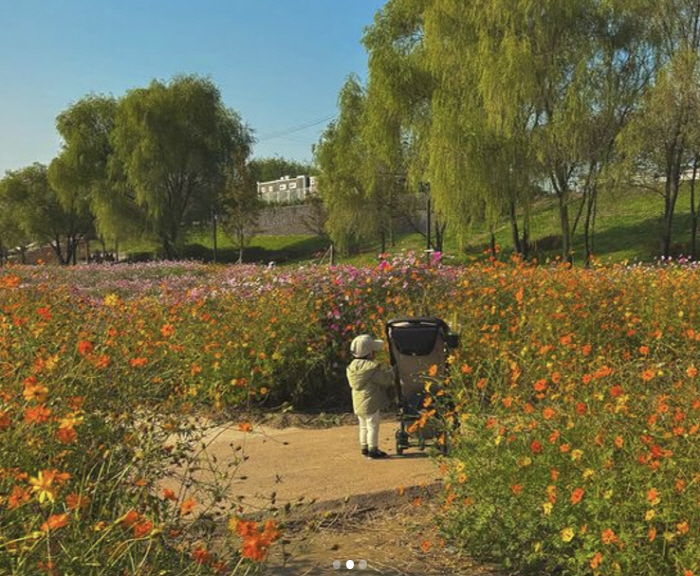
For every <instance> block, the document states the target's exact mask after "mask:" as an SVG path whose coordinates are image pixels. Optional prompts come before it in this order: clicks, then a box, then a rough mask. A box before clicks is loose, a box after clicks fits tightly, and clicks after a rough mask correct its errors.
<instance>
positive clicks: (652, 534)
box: [647, 526, 656, 542]
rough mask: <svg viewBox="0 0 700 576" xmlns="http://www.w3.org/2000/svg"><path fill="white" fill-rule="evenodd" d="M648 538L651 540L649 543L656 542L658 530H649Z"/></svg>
mask: <svg viewBox="0 0 700 576" xmlns="http://www.w3.org/2000/svg"><path fill="white" fill-rule="evenodd" d="M647 538H649V542H653V541H654V540H656V528H654V527H653V526H652V527H651V528H649V531H648V532H647Z"/></svg>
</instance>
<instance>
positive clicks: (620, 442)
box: [615, 436, 625, 449]
mask: <svg viewBox="0 0 700 576" xmlns="http://www.w3.org/2000/svg"><path fill="white" fill-rule="evenodd" d="M624 442H625V441H624V439H623V438H622V436H616V437H615V448H617V449H620V448H622V445H623V444H624Z"/></svg>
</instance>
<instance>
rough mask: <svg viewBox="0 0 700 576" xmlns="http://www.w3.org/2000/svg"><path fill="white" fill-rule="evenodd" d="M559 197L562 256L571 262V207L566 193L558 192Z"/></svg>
mask: <svg viewBox="0 0 700 576" xmlns="http://www.w3.org/2000/svg"><path fill="white" fill-rule="evenodd" d="M557 197H558V199H559V222H560V223H561V256H562V258H563V259H564V262H568V263H569V264H571V263H572V262H573V257H572V254H571V228H570V225H569V208H568V206H567V204H566V194H564V193H557Z"/></svg>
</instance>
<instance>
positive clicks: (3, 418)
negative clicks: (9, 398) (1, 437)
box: [0, 412, 12, 430]
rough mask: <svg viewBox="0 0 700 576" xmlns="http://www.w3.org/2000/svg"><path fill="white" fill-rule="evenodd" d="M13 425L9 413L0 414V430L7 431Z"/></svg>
mask: <svg viewBox="0 0 700 576" xmlns="http://www.w3.org/2000/svg"><path fill="white" fill-rule="evenodd" d="M11 424H12V419H11V418H10V414H9V412H0V430H7V429H8V428H9V427H10V425H11Z"/></svg>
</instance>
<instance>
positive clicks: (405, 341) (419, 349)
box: [386, 318, 447, 356]
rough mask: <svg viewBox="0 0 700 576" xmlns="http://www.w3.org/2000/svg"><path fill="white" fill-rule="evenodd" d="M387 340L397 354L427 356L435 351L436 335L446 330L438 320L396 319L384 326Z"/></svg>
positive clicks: (445, 325)
mask: <svg viewBox="0 0 700 576" xmlns="http://www.w3.org/2000/svg"><path fill="white" fill-rule="evenodd" d="M386 326H387V334H388V336H389V339H390V341H391V342H393V344H394V345H395V346H396V349H397V350H398V352H399V354H404V355H406V356H428V355H430V354H431V353H432V352H433V350H434V349H435V342H436V340H437V337H438V334H440V332H442V333H443V334H444V332H445V331H446V330H447V324H446V323H445V322H444V321H443V320H441V319H440V318H398V319H394V320H389V321H388V322H387V324H386Z"/></svg>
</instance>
